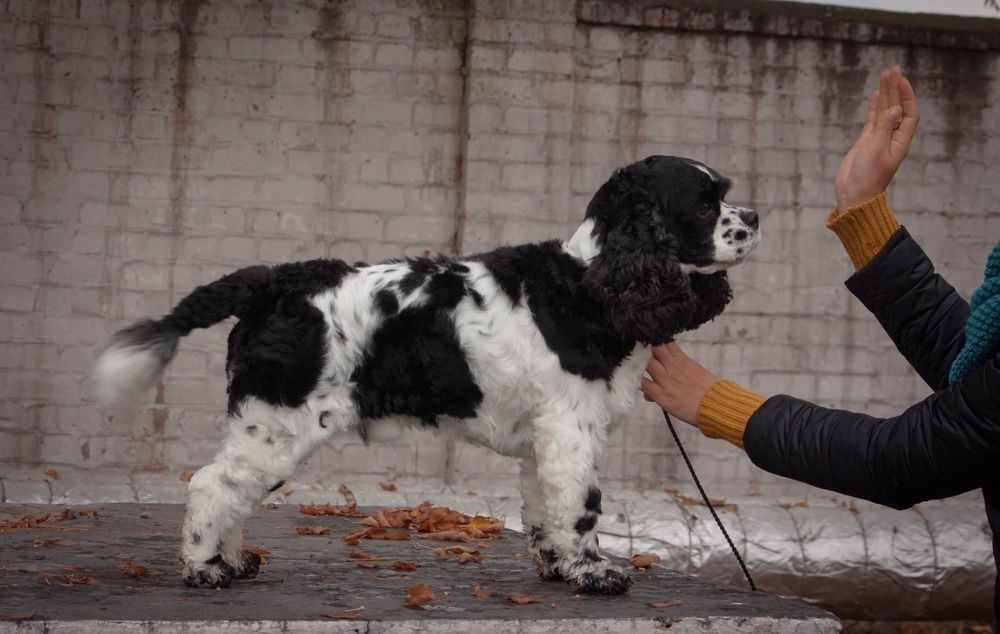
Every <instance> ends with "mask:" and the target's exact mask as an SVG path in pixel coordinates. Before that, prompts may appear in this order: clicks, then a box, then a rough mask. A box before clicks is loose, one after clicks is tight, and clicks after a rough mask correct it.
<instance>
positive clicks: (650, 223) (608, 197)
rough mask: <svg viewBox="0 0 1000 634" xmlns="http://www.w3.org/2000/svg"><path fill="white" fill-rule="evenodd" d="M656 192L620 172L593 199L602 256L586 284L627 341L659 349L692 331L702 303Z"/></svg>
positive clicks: (589, 213) (590, 270) (590, 209)
mask: <svg viewBox="0 0 1000 634" xmlns="http://www.w3.org/2000/svg"><path fill="white" fill-rule="evenodd" d="M661 204H662V203H661V201H659V200H657V199H656V197H655V196H654V195H653V193H652V192H649V191H647V190H645V188H643V187H642V186H641V184H640V183H637V182H635V181H633V180H632V179H631V178H629V174H627V173H619V174H616V175H615V176H614V177H612V179H611V180H610V181H608V182H607V183H605V184H604V186H602V187H601V189H600V190H599V191H598V193H597V195H596V196H595V197H594V200H593V201H591V204H590V206H589V207H588V210H587V216H588V217H590V218H594V219H595V221H596V230H597V233H598V234H599V236H600V240H599V246H600V252H599V253H598V254H597V255H596V256H595V257H594V259H593V260H591V262H590V266H589V267H588V268H587V271H586V273H585V274H584V278H583V284H584V287H585V288H586V289H587V290H588V292H589V293H590V294H591V296H592V297H593V298H594V299H596V300H597V301H598V303H600V305H601V306H602V308H603V310H604V311H605V317H606V319H607V320H608V322H609V324H610V326H611V327H612V328H613V329H614V330H615V331H616V333H617V334H618V335H619V336H620V337H622V338H623V339H626V340H630V341H639V342H642V343H647V344H650V345H658V344H661V343H665V342H667V341H670V340H671V339H672V338H673V336H674V335H675V334H677V333H678V332H680V331H682V330H686V329H687V328H688V324H690V323H691V322H692V316H693V315H694V313H695V311H696V306H697V300H696V298H695V296H694V294H693V293H692V290H691V286H690V283H689V280H688V276H687V275H685V274H684V273H683V272H682V271H681V268H680V262H679V260H678V259H677V253H678V248H679V245H678V243H677V240H676V238H674V237H673V236H672V235H670V234H668V233H667V232H666V230H665V228H664V227H663V224H662V220H661V219H662V218H663V215H664V210H661V209H660V208H659V206H660V205H661Z"/></svg>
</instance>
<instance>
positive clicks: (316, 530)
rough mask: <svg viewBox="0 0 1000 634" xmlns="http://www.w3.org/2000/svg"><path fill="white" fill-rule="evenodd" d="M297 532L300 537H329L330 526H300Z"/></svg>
mask: <svg viewBox="0 0 1000 634" xmlns="http://www.w3.org/2000/svg"><path fill="white" fill-rule="evenodd" d="M295 532H296V533H298V534H299V535H329V534H330V527H328V526H298V527H296V529H295Z"/></svg>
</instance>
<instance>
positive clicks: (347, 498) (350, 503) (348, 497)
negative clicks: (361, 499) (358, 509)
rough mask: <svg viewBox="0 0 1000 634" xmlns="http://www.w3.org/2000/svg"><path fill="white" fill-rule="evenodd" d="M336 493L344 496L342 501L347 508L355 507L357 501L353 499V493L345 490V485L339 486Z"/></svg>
mask: <svg viewBox="0 0 1000 634" xmlns="http://www.w3.org/2000/svg"><path fill="white" fill-rule="evenodd" d="M337 493H339V494H341V495H343V496H344V501H346V502H347V506H357V505H358V500H357V498H355V497H354V493H353V492H352V491H351V490H350V489H348V488H347V485H346V484H341V485H340V488H339V489H337Z"/></svg>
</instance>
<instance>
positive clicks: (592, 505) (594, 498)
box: [583, 486, 601, 513]
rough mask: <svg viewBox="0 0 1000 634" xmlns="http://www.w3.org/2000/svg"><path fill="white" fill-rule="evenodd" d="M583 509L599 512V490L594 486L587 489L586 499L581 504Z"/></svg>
mask: <svg viewBox="0 0 1000 634" xmlns="http://www.w3.org/2000/svg"><path fill="white" fill-rule="evenodd" d="M583 508H585V509H587V510H588V511H592V512H594V513H600V512H601V490H600V489H598V488H597V487H595V486H592V487H590V488H589V489H587V499H586V500H585V501H584V503H583Z"/></svg>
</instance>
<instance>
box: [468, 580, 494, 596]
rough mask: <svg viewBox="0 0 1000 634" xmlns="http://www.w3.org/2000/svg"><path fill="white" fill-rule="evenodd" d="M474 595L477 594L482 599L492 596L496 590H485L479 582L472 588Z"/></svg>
mask: <svg viewBox="0 0 1000 634" xmlns="http://www.w3.org/2000/svg"><path fill="white" fill-rule="evenodd" d="M472 594H473V596H477V597H479V598H480V599H485V598H487V597H492V596H493V595H495V594H496V592H490V591H488V590H483V589H482V587H481V586H480V585H479V584H478V583H477V584H476V587H475V588H473V589H472Z"/></svg>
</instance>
